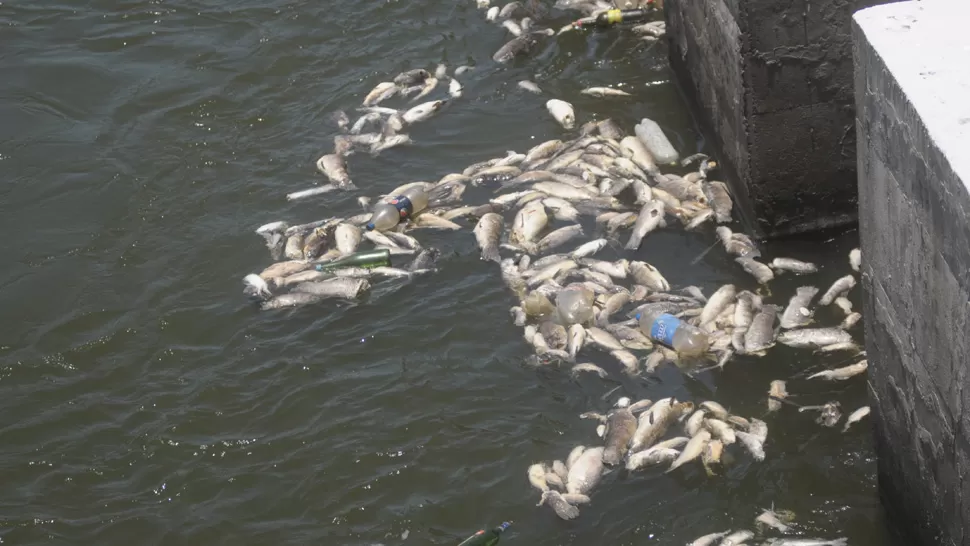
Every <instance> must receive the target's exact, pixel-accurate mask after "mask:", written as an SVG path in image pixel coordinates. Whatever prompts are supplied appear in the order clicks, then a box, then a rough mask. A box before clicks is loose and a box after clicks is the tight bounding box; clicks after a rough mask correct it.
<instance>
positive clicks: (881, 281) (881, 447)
mask: <svg viewBox="0 0 970 546" xmlns="http://www.w3.org/2000/svg"><path fill="white" fill-rule="evenodd" d="M854 21H855V24H854V26H853V29H852V32H853V42H854V57H855V93H856V108H857V113H856V128H857V129H856V130H857V134H858V171H859V180H858V188H859V224H860V234H861V239H862V253H863V272H862V285H863V291H864V311H863V314H864V316H865V322H866V349H867V351H868V359H869V363H870V364H869V390H870V396H871V400H872V409H873V414H872V415H873V423H874V426H875V434H876V443H877V454H878V459H879V463H878V468H879V485H880V493H881V496H882V498H883V503H884V505H885V506H886V507H887V508H888V509H889V510H890V511H891V513H892V514H893V516H894V520H895V521H897V522H900V523H901V526H902V528H903V529H908V530H909V531H910V532H911V534H912V536H913V538H914V542H915V543H918V544H926V545H934V546H935V545H952V546H957V545H963V544H970V384H968V379H970V373H968V366H970V191H968V188H967V184H968V183H970V32H968V31H967V29H966V28H965V27H966V22H967V21H970V3H967V2H961V1H959V0H955V1H950V0H924V1H922V2H918V1H916V2H900V3H896V4H891V5H884V6H879V7H875V8H870V9H867V10H863V11H861V12H859V13H857V14H856V15H855V17H854ZM964 404H967V405H968V407H967V408H964ZM964 409H966V410H967V411H964Z"/></svg>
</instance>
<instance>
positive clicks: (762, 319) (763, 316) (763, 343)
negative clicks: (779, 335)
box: [744, 305, 778, 354]
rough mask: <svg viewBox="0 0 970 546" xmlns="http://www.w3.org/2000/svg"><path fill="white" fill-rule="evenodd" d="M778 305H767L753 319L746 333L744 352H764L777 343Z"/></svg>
mask: <svg viewBox="0 0 970 546" xmlns="http://www.w3.org/2000/svg"><path fill="white" fill-rule="evenodd" d="M777 316H778V306H776V305H765V306H764V307H763V308H762V309H761V312H760V313H758V314H757V315H755V316H754V318H753V319H751V326H749V327H748V330H747V331H746V332H745V334H744V352H745V353H747V354H763V353H764V351H766V350H767V349H769V348H770V347H772V346H774V344H775V319H776V318H777Z"/></svg>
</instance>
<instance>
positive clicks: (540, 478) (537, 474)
mask: <svg viewBox="0 0 970 546" xmlns="http://www.w3.org/2000/svg"><path fill="white" fill-rule="evenodd" d="M528 476H529V483H531V484H532V486H533V487H535V488H536V489H538V490H539V491H542V492H543V493H545V492H546V491H549V485H548V484H547V483H546V468H545V466H543V465H542V464H541V463H536V464H534V465H531V466H530V467H529V470H528Z"/></svg>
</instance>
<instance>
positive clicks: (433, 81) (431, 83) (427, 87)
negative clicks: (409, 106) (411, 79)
mask: <svg viewBox="0 0 970 546" xmlns="http://www.w3.org/2000/svg"><path fill="white" fill-rule="evenodd" d="M436 87H438V78H435V77H434V76H429V77H428V79H426V80H424V84H422V85H421V91H420V92H419V93H418V94H417V95H415V96H414V97H413V98H412V99H411V102H415V101H417V100H419V99H421V98H423V97H425V96H427V95H428V94H429V93H431V92H432V91H434V90H435V88H436Z"/></svg>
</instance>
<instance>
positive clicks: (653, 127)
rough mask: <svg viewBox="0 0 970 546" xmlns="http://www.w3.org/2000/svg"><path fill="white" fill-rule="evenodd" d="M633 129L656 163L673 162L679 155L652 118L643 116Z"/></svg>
mask: <svg viewBox="0 0 970 546" xmlns="http://www.w3.org/2000/svg"><path fill="white" fill-rule="evenodd" d="M633 130H634V132H635V133H636V134H637V138H639V139H640V142H642V143H643V145H644V146H646V147H647V150H650V154H651V155H652V156H653V158H654V159H655V160H656V161H657V163H673V162H675V161H677V159H678V158H679V157H680V154H678V153H677V150H675V149H674V146H673V145H672V144H671V143H670V141H669V140H667V135H665V134H664V132H663V129H661V128H660V126H659V125H657V122H655V121H653V120H652V119H649V118H643V119H642V120H640V123H638V124H637V126H636V127H634V128H633Z"/></svg>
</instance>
